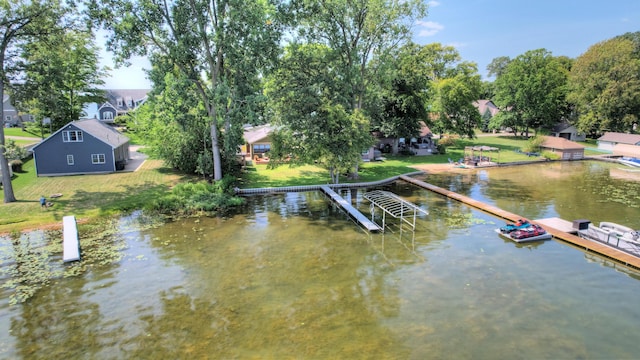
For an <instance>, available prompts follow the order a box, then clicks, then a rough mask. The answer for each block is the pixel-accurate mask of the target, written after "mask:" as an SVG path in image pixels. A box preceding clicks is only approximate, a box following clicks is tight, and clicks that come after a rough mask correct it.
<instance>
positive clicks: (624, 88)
mask: <svg viewBox="0 0 640 360" xmlns="http://www.w3.org/2000/svg"><path fill="white" fill-rule="evenodd" d="M638 34H640V32H639V33H635V36H634V35H633V34H626V35H623V36H620V37H616V38H613V39H610V40H606V41H603V42H600V43H597V44H594V45H592V46H591V47H590V48H589V49H588V50H587V51H586V52H585V53H584V54H582V55H581V56H579V57H578V58H577V59H576V61H575V63H574V64H573V67H572V68H571V74H570V77H569V81H570V82H569V83H570V87H571V93H570V95H569V99H570V100H571V101H572V102H573V103H575V105H576V110H577V111H578V120H577V123H576V127H577V128H578V129H579V130H580V131H583V132H585V133H601V132H603V131H617V132H628V131H631V130H632V129H633V126H634V124H637V123H638V117H639V116H640V40H638V39H639V38H640V36H639V35H638ZM634 39H635V41H634Z"/></svg>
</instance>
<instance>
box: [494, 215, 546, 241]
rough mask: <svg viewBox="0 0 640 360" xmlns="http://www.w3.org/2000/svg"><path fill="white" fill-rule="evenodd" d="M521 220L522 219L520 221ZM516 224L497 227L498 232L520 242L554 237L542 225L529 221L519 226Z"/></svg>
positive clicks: (504, 236)
mask: <svg viewBox="0 0 640 360" xmlns="http://www.w3.org/2000/svg"><path fill="white" fill-rule="evenodd" d="M520 221H521V220H519V221H518V222H520ZM516 224H518V223H516ZM516 224H507V226H505V227H502V228H500V229H496V232H497V233H498V234H500V236H501V237H503V238H506V239H509V240H512V241H515V242H518V243H522V242H529V241H541V240H548V239H551V238H552V235H551V234H549V233H548V232H547V231H546V230H545V229H544V228H542V226H540V225H537V224H531V223H529V222H528V221H527V222H526V223H523V224H519V225H517V226H516ZM510 225H511V226H510Z"/></svg>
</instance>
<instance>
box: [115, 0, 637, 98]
mask: <svg viewBox="0 0 640 360" xmlns="http://www.w3.org/2000/svg"><path fill="white" fill-rule="evenodd" d="M636 31H640V0H608V1H601V0H600V1H595V0H580V1H578V0H537V1H533V0H433V1H429V15H428V16H427V17H426V18H424V19H422V20H420V21H418V22H417V23H416V25H415V28H414V37H413V41H414V42H416V43H418V44H421V45H424V44H429V43H434V42H438V43H441V44H443V45H449V46H454V47H455V48H456V49H457V50H458V52H459V53H460V56H461V57H462V60H464V61H472V62H475V63H476V64H477V66H478V71H479V73H480V74H481V75H482V77H483V79H484V80H490V79H488V78H487V71H486V67H487V65H488V64H489V63H491V61H492V60H493V59H494V58H497V57H500V56H508V57H510V58H512V59H513V58H515V57H517V56H518V55H521V54H524V53H525V52H527V51H529V50H535V49H541V48H544V49H546V50H548V51H550V52H551V53H552V54H553V55H554V56H568V57H570V58H576V57H578V56H580V55H581V54H583V53H584V52H586V51H587V50H588V49H589V47H590V46H591V45H594V44H596V43H598V42H601V41H604V40H608V39H611V38H613V37H615V36H618V35H622V34H624V33H627V32H636ZM102 58H103V64H104V65H107V66H109V67H111V68H112V69H113V70H112V71H111V75H112V76H111V77H110V78H107V79H105V82H106V83H105V85H104V87H105V88H108V89H140V88H150V87H151V84H150V82H149V81H148V80H147V79H146V78H145V74H144V72H143V71H142V69H143V68H148V67H149V64H148V62H147V61H146V60H145V59H142V58H136V59H132V65H131V66H130V67H128V68H120V69H116V68H115V67H114V66H113V64H112V63H111V61H110V58H111V55H110V54H109V53H107V52H103V54H102Z"/></svg>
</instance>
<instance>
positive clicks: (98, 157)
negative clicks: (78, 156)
mask: <svg viewBox="0 0 640 360" xmlns="http://www.w3.org/2000/svg"><path fill="white" fill-rule="evenodd" d="M91 163H92V164H104V154H91Z"/></svg>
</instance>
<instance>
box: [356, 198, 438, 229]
mask: <svg viewBox="0 0 640 360" xmlns="http://www.w3.org/2000/svg"><path fill="white" fill-rule="evenodd" d="M363 197H364V198H365V199H367V200H369V202H371V209H370V210H371V221H374V217H375V209H376V208H380V210H382V225H381V227H382V232H384V230H385V226H386V218H387V215H390V216H391V217H393V218H396V219H400V221H401V222H402V223H405V224H407V225H409V226H411V229H412V230H415V229H416V218H417V217H418V214H424V215H429V212H428V211H426V210H424V209H422V208H420V207H418V206H417V205H415V204H413V203H410V202H408V201H406V200H404V199H402V198H400V197H399V196H397V195H396V194H393V193H391V192H389V191H383V190H373V191H369V192H367V193H365V194H364V195H363ZM374 222H375V221H374Z"/></svg>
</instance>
